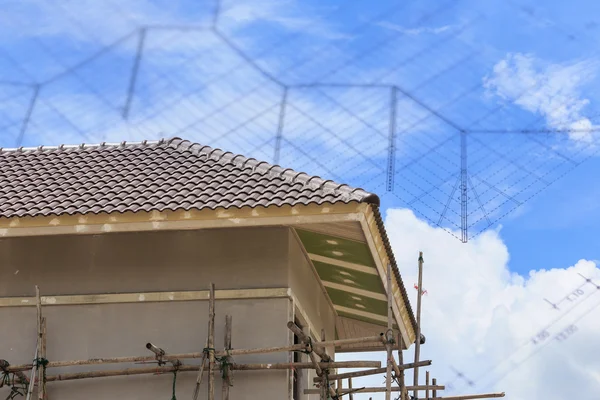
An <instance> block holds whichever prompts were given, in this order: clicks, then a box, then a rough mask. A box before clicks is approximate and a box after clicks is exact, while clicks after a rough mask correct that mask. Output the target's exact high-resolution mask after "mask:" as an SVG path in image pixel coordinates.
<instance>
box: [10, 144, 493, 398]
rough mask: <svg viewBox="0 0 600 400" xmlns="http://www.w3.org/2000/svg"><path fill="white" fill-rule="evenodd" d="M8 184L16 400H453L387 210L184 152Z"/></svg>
mask: <svg viewBox="0 0 600 400" xmlns="http://www.w3.org/2000/svg"><path fill="white" fill-rule="evenodd" d="M0 170H1V171H2V172H1V173H0V321H1V324H0V374H1V375H0V386H1V388H0V398H1V397H2V396H4V397H8V398H16V397H19V396H23V398H28V399H32V398H39V399H45V398H46V399H61V400H69V399H81V398H88V399H97V400H101V399H114V398H125V399H132V400H133V399H144V400H148V399H168V398H172V399H174V398H180V399H181V398H193V399H209V400H213V399H215V398H222V399H228V398H231V399H234V400H242V399H273V400H275V399H278V400H280V399H286V398H287V399H319V398H321V399H325V398H342V396H346V397H352V396H353V395H355V393H360V392H385V393H386V396H387V398H390V396H391V395H392V393H393V397H394V398H395V397H399V396H401V398H403V399H409V392H410V395H412V396H414V395H416V396H418V398H422V399H425V398H436V399H437V398H442V397H443V395H442V394H441V393H442V390H443V386H441V385H437V384H436V383H435V381H434V380H432V381H431V382H430V381H429V376H428V374H427V376H426V377H425V376H423V374H421V378H422V379H421V383H420V384H413V383H412V382H411V383H409V382H404V377H403V371H404V370H406V369H409V368H418V367H419V366H425V365H429V364H430V363H431V362H430V361H421V360H417V363H416V364H415V363H414V362H413V361H415V360H403V359H402V350H403V349H406V348H408V347H410V346H411V345H417V346H418V345H420V343H421V342H422V341H423V339H424V338H423V337H422V335H421V334H420V331H419V326H418V323H417V319H416V318H415V316H414V314H413V311H412V310H411V307H410V303H409V300H408V297H407V293H406V289H405V286H404V284H403V282H402V279H401V276H400V272H399V270H398V266H397V265H396V263H395V261H394V256H393V254H392V250H391V248H390V244H389V242H388V239H387V236H386V233H385V229H384V226H383V221H382V218H381V215H380V214H379V210H378V205H379V199H378V197H377V196H376V195H374V194H372V193H368V192H365V191H363V190H361V189H354V188H351V187H349V186H347V185H340V184H337V183H334V182H332V181H326V180H323V179H321V178H318V177H313V176H309V175H307V174H305V173H298V172H295V171H292V170H290V169H284V168H281V167H279V166H275V165H270V164H268V163H265V162H260V161H257V160H255V159H251V158H250V159H249V158H245V157H243V156H239V155H234V154H231V153H227V152H223V151H221V150H218V149H212V148H210V147H207V146H201V145H198V144H194V143H191V142H189V141H186V140H182V139H179V138H173V139H169V140H160V141H153V142H150V141H145V142H141V143H120V144H108V143H103V144H98V145H76V146H58V147H39V148H19V149H4V150H1V151H0ZM415 250H416V254H418V249H415ZM421 261H422V260H421ZM415 263H417V256H416V257H415ZM417 337H419V338H420V339H421V340H419V341H416V338H417ZM374 350H381V351H387V353H388V362H387V365H386V364H385V363H384V365H381V363H379V362H376V361H373V362H365V361H360V362H358V361H357V362H336V361H335V354H336V353H340V352H358V351H374ZM417 353H418V352H417ZM345 367H352V368H362V370H361V371H358V372H351V373H343V372H340V371H339V369H340V368H345ZM371 374H380V375H385V376H386V379H387V380H386V386H385V387H382V388H356V387H353V388H350V386H351V383H352V382H351V380H349V378H352V377H358V376H367V375H371ZM501 395H503V394H488V395H475V396H466V397H464V396H463V397H454V398H464V399H467V398H483V397H484V396H487V397H500V396H501ZM355 396H358V395H355ZM477 396H479V397H477ZM443 398H446V397H443Z"/></svg>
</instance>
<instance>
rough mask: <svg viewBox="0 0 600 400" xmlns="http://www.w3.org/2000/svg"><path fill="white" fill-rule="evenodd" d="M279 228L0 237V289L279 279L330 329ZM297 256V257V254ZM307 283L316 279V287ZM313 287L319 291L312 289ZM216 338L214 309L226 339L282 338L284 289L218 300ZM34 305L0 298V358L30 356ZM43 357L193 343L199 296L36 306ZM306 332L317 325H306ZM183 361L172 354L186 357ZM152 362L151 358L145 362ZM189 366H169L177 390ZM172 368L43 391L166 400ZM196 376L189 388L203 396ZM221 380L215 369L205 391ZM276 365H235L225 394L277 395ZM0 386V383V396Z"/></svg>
mask: <svg viewBox="0 0 600 400" xmlns="http://www.w3.org/2000/svg"><path fill="white" fill-rule="evenodd" d="M290 235H291V232H290V231H289V230H288V229H287V228H268V229H267V228H243V229H224V230H207V231H177V232H175V231H171V232H147V233H115V234H105V235H96V236H84V235H82V236H53V237H24V238H9V239H1V240H0V277H2V279H0V297H10V296H33V295H34V293H35V290H34V285H36V284H37V285H39V287H40V291H41V293H42V295H43V296H50V295H68V294H98V293H122V292H125V293H127V292H147V291H184V290H186V291H187V290H206V289H208V286H209V283H210V282H214V283H215V285H216V288H217V290H219V289H241V288H279V287H288V286H293V287H292V289H295V290H298V292H299V293H298V299H299V300H300V301H301V302H303V303H304V302H306V306H305V307H303V308H305V309H306V310H308V311H307V312H308V313H309V314H310V318H311V320H312V321H313V322H314V323H315V324H318V325H319V327H321V326H322V327H323V328H325V330H326V332H327V335H328V338H333V331H332V327H333V319H332V320H331V323H328V322H326V320H327V319H328V318H329V317H330V314H328V312H327V306H326V305H325V303H323V301H322V300H323V299H322V298H320V299H317V298H316V297H315V298H312V296H315V295H316V296H317V297H318V296H319V295H318V294H315V293H312V289H310V290H307V288H305V287H304V285H305V284H311V285H313V284H314V283H315V282H314V281H312V280H311V279H314V276H313V278H310V275H309V274H308V272H309V266H307V265H305V264H303V263H304V262H305V261H304V262H303V261H302V259H303V258H302V257H300V256H301V254H300V253H301V252H300V253H299V248H298V247H297V246H298V245H297V244H296V243H295V242H294V241H293V240H292V238H291V237H290ZM298 257H300V259H298ZM316 287H317V289H318V286H316ZM321 295H322V294H321ZM216 313H217V317H216V320H215V322H216V347H217V349H218V348H223V337H224V325H225V315H226V314H230V315H232V317H233V332H232V343H233V347H234V348H255V347H267V346H284V345H287V344H290V340H291V336H290V333H289V330H288V329H287V327H286V323H287V321H289V320H290V319H291V318H293V309H292V304H291V301H290V300H289V299H281V298H280V299H253V300H218V301H217V302H216ZM35 314H36V311H35V307H0V321H1V323H0V338H1V340H0V358H3V359H6V360H8V361H9V362H11V363H12V364H20V363H27V362H30V361H31V359H32V358H33V353H34V351H35V341H36V328H35V324H36V322H35V320H36V318H35ZM43 314H44V316H45V317H46V318H47V358H48V359H49V360H71V359H87V358H101V357H118V356H135V355H146V354H147V355H150V354H151V353H150V352H149V351H148V350H146V349H145V344H146V343H147V342H152V343H154V344H155V345H157V346H159V347H162V348H163V349H165V350H166V351H167V352H170V353H182V352H198V351H201V349H202V348H203V347H204V343H205V340H206V336H207V329H208V328H207V323H208V302H207V301H185V302H162V303H129V304H95V305H60V306H59V305H55V306H51V305H46V306H44V307H43ZM317 334H318V333H317ZM289 357H290V356H289V354H288V353H273V354H265V355H250V356H245V357H235V362H237V363H245V362H250V363H278V362H289V360H290V358H289ZM198 362H199V361H198V360H185V361H184V364H197V363H198ZM152 365H153V364H152ZM135 367H141V365H138V364H135V365H134V364H131V365H128V364H111V365H103V366H82V367H77V368H75V367H71V368H62V369H57V368H52V369H49V371H48V374H49V375H54V374H57V373H66V372H77V371H89V370H94V369H111V370H114V369H122V368H135ZM195 379H196V374H195V373H194V372H181V373H180V374H179V375H178V377H177V395H178V397H188V396H190V395H191V394H192V393H193V387H194V384H195ZM172 381H173V374H165V375H160V376H155V375H139V376H124V377H116V378H96V379H85V380H79V381H65V382H50V383H48V390H49V395H50V398H61V399H65V400H69V399H80V398H82V397H83V396H85V397H86V398H90V399H99V400H100V399H114V398H115V397H117V396H118V397H119V398H127V399H144V400H148V399H150V400H151V399H161V400H162V399H166V398H170V397H169V396H171V389H172V388H171V385H172ZM206 382H207V379H206V376H205V379H204V383H203V388H202V390H201V393H202V394H201V396H200V398H206V394H205V393H206ZM220 387H221V383H220V380H219V379H218V377H217V390H216V398H217V399H218V398H220V397H221V396H220V393H221V390H220ZM289 393H290V375H289V374H288V372H287V371H273V370H270V371H247V372H243V371H237V372H235V373H234V386H233V387H232V388H231V398H233V399H257V398H261V399H278V400H280V399H285V398H288V396H289ZM7 394H8V392H7V388H3V389H0V398H1V397H2V396H4V397H6V396H7Z"/></svg>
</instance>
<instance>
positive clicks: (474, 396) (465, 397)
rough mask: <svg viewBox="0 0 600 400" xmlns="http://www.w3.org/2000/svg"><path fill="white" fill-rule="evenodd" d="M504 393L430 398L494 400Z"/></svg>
mask: <svg viewBox="0 0 600 400" xmlns="http://www.w3.org/2000/svg"><path fill="white" fill-rule="evenodd" d="M504 395H505V393H504V392H501V393H482V394H464V395H461V396H448V397H432V398H431V400H474V399H494V398H498V397H504Z"/></svg>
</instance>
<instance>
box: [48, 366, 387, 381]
mask: <svg viewBox="0 0 600 400" xmlns="http://www.w3.org/2000/svg"><path fill="white" fill-rule="evenodd" d="M198 367H199V366H198V365H181V366H179V367H173V366H166V367H143V368H127V369H120V370H110V371H90V372H75V373H68V374H59V375H50V376H47V377H46V381H47V382H55V381H71V380H79V379H87V378H107V377H112V376H125V375H145V374H162V373H167V372H174V371H175V370H177V371H178V372H198ZM319 367H320V368H321V369H327V368H379V367H381V362H379V361H337V362H327V363H319ZM230 368H231V369H232V370H234V371H263V370H288V369H314V364H313V363H312V362H299V363H276V364H235V363H234V364H231V365H230Z"/></svg>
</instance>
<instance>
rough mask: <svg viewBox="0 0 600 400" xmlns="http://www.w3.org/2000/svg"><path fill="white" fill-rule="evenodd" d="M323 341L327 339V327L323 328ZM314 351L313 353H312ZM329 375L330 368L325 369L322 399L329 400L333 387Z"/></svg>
mask: <svg viewBox="0 0 600 400" xmlns="http://www.w3.org/2000/svg"><path fill="white" fill-rule="evenodd" d="M321 341H322V342H323V341H325V329H321ZM323 351H326V349H323ZM312 354H314V353H311V355H312ZM327 375H329V370H325V371H323V377H324V378H325V379H323V381H322V382H321V400H327V399H328V397H329V394H330V393H329V392H331V391H332V390H333V389H331V386H329V379H327Z"/></svg>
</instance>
